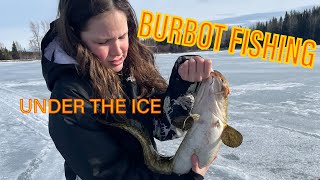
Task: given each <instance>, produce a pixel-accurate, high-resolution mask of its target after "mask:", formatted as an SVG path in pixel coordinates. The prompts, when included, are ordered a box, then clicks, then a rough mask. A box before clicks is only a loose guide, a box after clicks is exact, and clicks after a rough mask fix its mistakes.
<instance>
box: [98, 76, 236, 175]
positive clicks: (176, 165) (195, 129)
mask: <svg viewBox="0 0 320 180" xmlns="http://www.w3.org/2000/svg"><path fill="white" fill-rule="evenodd" d="M228 94H229V86H228V83H227V81H226V79H225V78H224V77H223V75H222V74H221V73H220V72H218V71H213V72H211V75H210V77H209V78H208V79H206V80H203V81H202V82H201V84H200V87H199V89H197V92H196V94H195V100H194V106H193V109H192V111H191V112H192V114H191V115H190V117H191V118H192V119H193V120H194V122H193V124H192V127H191V129H189V130H188V132H187V133H186V135H185V137H184V139H183V141H182V143H181V144H180V146H179V148H178V150H177V152H176V154H175V156H172V157H165V156H162V155H160V154H158V153H157V151H156V150H155V149H154V147H153V146H152V143H151V141H150V139H149V138H148V135H146V133H145V132H143V131H141V130H139V128H136V127H135V126H136V125H133V123H130V121H127V122H126V123H109V122H106V121H101V123H103V124H106V125H109V126H113V127H116V128H120V129H122V130H125V131H127V132H129V133H130V134H131V135H133V136H134V137H135V138H137V139H138V141H139V142H140V144H141V146H142V149H143V154H144V160H145V164H146V165H147V166H148V168H149V169H150V170H152V171H154V172H157V173H161V174H171V173H172V172H174V173H176V174H185V173H188V172H189V171H190V169H191V168H192V163H191V156H192V154H196V155H197V156H198V158H199V166H200V168H202V167H204V166H207V165H208V164H209V163H210V162H212V161H213V159H214V157H215V156H216V155H217V153H218V151H219V149H220V147H221V145H222V143H224V144H226V145H227V146H229V147H237V146H239V145H240V144H241V143H242V135H241V134H240V133H239V132H238V131H236V130H235V129H233V128H232V127H230V126H229V125H227V111H228ZM190 117H188V118H186V120H185V121H188V120H189V119H190ZM199 117H200V118H199ZM186 123H188V122H186ZM180 126H181V125H180ZM183 126H184V125H183ZM225 129H227V131H225V133H223V132H224V130H225ZM222 134H223V136H221V135H222ZM221 138H223V139H224V141H222V140H221Z"/></svg>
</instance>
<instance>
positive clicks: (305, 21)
mask: <svg viewBox="0 0 320 180" xmlns="http://www.w3.org/2000/svg"><path fill="white" fill-rule="evenodd" d="M253 29H258V30H261V31H263V32H271V33H277V34H283V35H288V36H294V37H299V38H303V39H304V40H306V39H313V40H314V41H316V42H317V44H320V7H313V8H312V9H309V10H304V11H303V12H297V11H290V13H288V12H286V14H285V16H284V18H283V17H280V18H275V17H274V18H272V19H271V20H269V21H267V22H264V23H263V22H259V23H257V24H256V26H254V27H253Z"/></svg>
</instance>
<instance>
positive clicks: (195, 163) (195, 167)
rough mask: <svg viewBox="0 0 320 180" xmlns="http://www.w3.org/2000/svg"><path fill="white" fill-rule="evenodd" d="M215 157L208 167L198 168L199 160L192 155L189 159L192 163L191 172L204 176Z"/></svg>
mask: <svg viewBox="0 0 320 180" xmlns="http://www.w3.org/2000/svg"><path fill="white" fill-rule="evenodd" d="M216 158H217V157H215V158H213V160H212V161H211V163H210V164H209V165H208V166H205V167H203V168H199V160H198V156H197V155H195V154H193V155H192V157H191V161H192V171H194V172H195V173H198V174H200V175H202V176H203V177H204V175H205V174H206V172H207V171H208V169H209V167H210V165H211V164H212V163H213V161H214V160H215V159H216Z"/></svg>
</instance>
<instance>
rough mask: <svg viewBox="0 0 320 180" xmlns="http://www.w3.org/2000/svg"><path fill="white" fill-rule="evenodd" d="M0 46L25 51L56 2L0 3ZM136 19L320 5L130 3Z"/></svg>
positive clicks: (296, 1)
mask: <svg viewBox="0 0 320 180" xmlns="http://www.w3.org/2000/svg"><path fill="white" fill-rule="evenodd" d="M0 2H1V3H0V17H1V20H0V42H1V43H3V44H4V45H5V46H6V47H7V48H8V49H11V44H12V41H18V42H19V43H20V44H21V45H22V46H23V47H24V48H26V49H28V48H29V47H28V44H29V43H28V42H29V39H30V37H31V32H30V30H29V22H30V21H40V20H47V21H52V20H54V19H55V17H56V14H57V6H58V0H27V1H25V0H0ZM130 2H131V4H132V6H133V7H134V9H135V11H136V13H137V16H138V17H139V16H140V12H141V10H144V9H145V10H150V11H152V12H162V13H168V14H172V15H178V16H182V17H184V18H186V17H190V18H194V19H197V20H199V21H203V20H216V19H223V18H226V17H235V16H239V15H244V14H253V13H261V12H274V11H285V10H291V9H296V8H299V7H303V6H310V5H317V6H319V5H320V0H264V1H259V0H243V1H239V0H152V1H150V0H148V1H147V0H130Z"/></svg>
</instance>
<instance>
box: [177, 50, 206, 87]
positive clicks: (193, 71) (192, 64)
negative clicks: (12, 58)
mask: <svg viewBox="0 0 320 180" xmlns="http://www.w3.org/2000/svg"><path fill="white" fill-rule="evenodd" d="M211 66H212V62H211V60H204V59H203V58H202V57H200V56H194V57H193V58H192V59H190V60H186V61H185V62H184V63H182V64H181V65H180V66H179V69H178V73H179V75H180V76H181V78H182V79H183V80H185V81H189V82H200V81H202V80H203V79H206V78H208V77H209V76H210V72H211V71H212V67H211Z"/></svg>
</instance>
